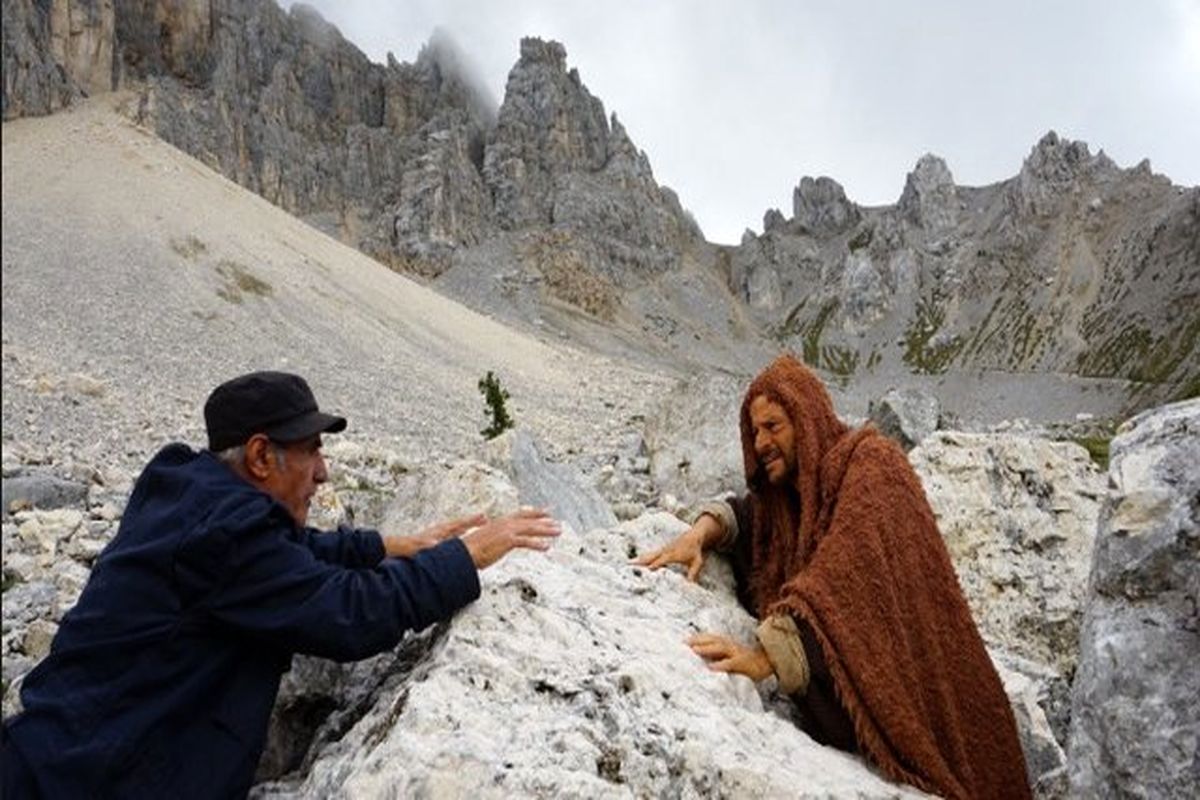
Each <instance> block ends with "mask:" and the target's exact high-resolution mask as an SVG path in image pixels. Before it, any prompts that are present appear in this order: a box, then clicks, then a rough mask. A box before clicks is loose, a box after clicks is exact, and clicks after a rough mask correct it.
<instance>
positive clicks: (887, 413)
mask: <svg viewBox="0 0 1200 800" xmlns="http://www.w3.org/2000/svg"><path fill="white" fill-rule="evenodd" d="M867 415H868V416H869V417H870V419H871V422H873V423H875V426H876V427H878V428H879V430H880V431H881V432H883V433H884V434H885V435H887V436H890V437H891V438H893V439H895V440H896V441H897V442H899V443H900V446H901V447H903V448H904V449H905V450H906V451H907V450H912V449H913V448H914V447H916V446H917V445H918V444H920V443H921V442H922V441H924V439H925V438H926V437H927V436H929V435H930V434H931V433H933V432H934V431H935V430H937V427H938V421H939V419H940V417H941V403H940V402H939V401H938V399H937V397H935V396H934V395H932V394H929V393H928V392H924V391H921V390H920V389H912V388H906V389H890V390H889V391H888V392H887V393H886V394H885V395H884V396H883V397H881V398H879V399H878V400H872V401H871V403H870V405H869V407H868V410H867Z"/></svg>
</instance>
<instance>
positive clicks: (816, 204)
mask: <svg viewBox="0 0 1200 800" xmlns="http://www.w3.org/2000/svg"><path fill="white" fill-rule="evenodd" d="M860 217H861V215H860V213H859V210H858V206H856V205H855V204H854V203H851V202H850V201H849V200H847V199H846V191H845V190H844V189H843V188H842V185H841V184H840V183H838V182H837V181H835V180H834V179H833V178H829V177H826V176H824V175H822V176H821V177H819V178H817V179H815V180H814V179H813V178H810V177H808V176H805V177H803V178H801V179H800V184H799V185H798V186H797V187H796V188H795V189H794V190H793V191H792V219H793V220H794V221H795V223H796V225H797V226H799V228H800V230H801V231H804V232H806V233H810V234H814V235H830V234H837V233H841V232H842V231H844V230H846V229H847V228H849V227H850V226H851V225H853V224H855V223H856V222H858V220H859V219H860Z"/></svg>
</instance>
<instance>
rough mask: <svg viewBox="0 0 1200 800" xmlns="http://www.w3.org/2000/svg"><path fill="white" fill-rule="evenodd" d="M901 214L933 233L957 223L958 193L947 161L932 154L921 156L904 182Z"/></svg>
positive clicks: (900, 207)
mask: <svg viewBox="0 0 1200 800" xmlns="http://www.w3.org/2000/svg"><path fill="white" fill-rule="evenodd" d="M899 211H900V213H901V214H902V215H903V216H904V217H905V218H906V219H907V220H908V221H910V222H911V223H912V224H914V225H917V226H920V227H923V228H926V229H928V230H929V231H931V232H932V233H934V234H938V233H942V232H944V231H947V230H949V229H950V228H953V227H954V225H955V223H956V222H957V221H958V192H957V187H955V185H954V176H952V175H951V174H950V168H949V167H947V166H946V162H945V161H943V160H942V159H940V158H938V157H937V156H935V155H933V154H932V153H926V154H925V155H923V156H921V159H920V160H919V161H918V162H917V165H916V166H915V167H914V168H913V171H912V172H910V173H908V177H907V178H906V179H905V181H904V193H903V194H901V195H900V203H899Z"/></svg>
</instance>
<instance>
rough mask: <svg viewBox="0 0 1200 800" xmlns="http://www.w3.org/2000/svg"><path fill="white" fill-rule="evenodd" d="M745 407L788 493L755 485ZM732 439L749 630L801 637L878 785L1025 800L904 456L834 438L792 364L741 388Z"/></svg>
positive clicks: (854, 439)
mask: <svg viewBox="0 0 1200 800" xmlns="http://www.w3.org/2000/svg"><path fill="white" fill-rule="evenodd" d="M758 395H765V396H766V397H767V399H769V400H772V401H774V402H776V403H778V404H779V405H781V406H782V407H783V408H784V410H785V411H786V412H787V414H788V416H789V417H790V418H791V420H792V424H793V425H794V426H795V435H796V448H797V451H798V453H797V456H798V466H799V469H798V471H797V472H798V475H797V478H796V482H795V485H794V487H792V488H794V490H795V491H794V492H792V491H788V490H787V489H778V488H775V487H771V486H770V485H769V484H768V483H767V482H766V480H765V479H764V478H763V476H762V475H761V474H760V472H759V464H758V459H757V457H756V455H755V453H754V437H753V433H752V431H751V427H750V412H749V407H750V401H751V400H753V399H754V398H755V397H757V396H758ZM741 430H742V450H743V456H744V458H745V469H746V480H747V483H748V484H749V486H750V488H751V490H752V491H751V508H752V514H753V516H752V520H753V523H752V533H751V535H752V537H753V538H752V541H751V543H750V545H751V577H750V591H751V596H752V597H753V600H754V602H755V604H756V605H757V609H758V613H759V616H760V617H763V618H765V617H766V616H767V615H769V614H772V613H790V614H793V615H795V616H797V617H799V618H801V619H803V620H804V621H806V622H807V623H808V624H809V625H810V626H811V627H812V630H813V632H814V633H815V634H816V638H817V640H818V641H819V643H820V645H821V648H822V651H823V655H824V658H825V660H826V662H827V663H828V666H829V671H830V674H831V675H832V676H833V682H834V685H835V688H836V690H837V695H838V698H839V699H840V700H841V703H842V705H843V706H844V707H845V709H846V711H847V713H848V714H849V716H850V718H851V720H853V722H854V730H855V737H856V739H857V741H858V744H859V747H860V748H861V750H862V751H863V752H864V753H865V754H866V755H867V757H868V758H869V759H870V760H871V761H872V762H873V763H875V764H877V765H878V766H879V768H880V769H881V770H882V771H883V772H884V774H886V775H887V776H889V777H890V778H892V779H893V780H896V781H902V782H904V783H908V784H911V785H913V786H916V787H918V788H920V789H923V790H925V791H927V792H933V793H936V794H940V795H943V796H944V797H948V798H1024V797H1029V796H1030V793H1029V785H1028V781H1027V778H1026V775H1025V760H1024V757H1023V755H1022V753H1021V746H1020V742H1019V740H1018V738H1017V730H1016V722H1015V720H1014V718H1013V713H1012V708H1011V707H1010V706H1009V703H1008V699H1007V697H1006V696H1005V694H1004V689H1003V687H1002V686H1001V683H1000V678H999V677H998V676H997V674H996V670H995V668H994V667H993V666H992V662H991V659H990V658H989V657H988V654H987V651H986V650H985V649H984V646H983V641H982V640H981V639H980V636H979V632H978V630H977V629H976V628H975V623H974V621H973V620H972V618H971V612H970V610H969V608H968V607H967V602H966V600H965V598H964V597H963V594H962V590H961V589H960V588H959V585H958V578H957V576H956V575H955V572H954V567H953V565H952V564H951V562H950V555H949V553H948V552H947V550H946V546H945V544H944V543H943V541H942V537H941V535H940V534H939V533H938V530H937V523H936V522H935V520H934V517H933V512H932V511H931V510H930V507H929V503H928V501H927V500H926V499H925V493H924V491H923V490H922V488H921V483H920V479H919V478H918V477H917V475H916V473H915V472H914V471H913V469H912V467H911V466H910V464H909V463H908V459H907V458H906V457H905V455H904V453H903V452H902V451H901V450H900V449H899V448H898V447H897V446H896V445H895V444H893V443H892V442H890V441H889V440H888V439H886V438H885V437H884V436H882V435H881V434H879V433H878V432H877V431H875V430H874V429H873V428H870V427H867V428H863V429H859V430H855V431H851V430H849V429H848V428H847V427H846V426H845V425H844V424H843V423H842V422H840V421H839V420H838V419H837V417H836V415H835V414H834V411H833V403H832V401H831V400H830V398H829V394H828V392H826V390H825V387H824V386H823V385H822V384H821V382H820V380H819V379H818V378H817V377H816V376H815V375H814V374H813V373H812V372H810V371H809V370H808V369H807V368H806V367H805V366H804V365H803V364H801V363H800V362H799V361H797V360H796V359H795V358H793V357H791V356H781V357H780V358H778V359H776V360H775V361H774V362H773V363H772V364H771V365H770V366H769V367H768V368H767V369H766V370H765V371H763V373H762V374H761V375H759V376H758V377H757V378H756V379H755V380H754V382H753V383H752V384H751V385H750V389H749V390H748V391H747V393H746V398H745V401H744V402H743V404H742V413H741ZM797 494H798V496H799V497H798V502H797Z"/></svg>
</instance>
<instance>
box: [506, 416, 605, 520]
mask: <svg viewBox="0 0 1200 800" xmlns="http://www.w3.org/2000/svg"><path fill="white" fill-rule="evenodd" d="M543 450H544V447H543V446H542V445H540V444H539V443H538V442H537V440H536V439H535V438H534V437H533V436H532V435H530V434H529V433H528V432H527V431H524V430H521V429H519V428H518V429H515V430H512V431H509V432H507V433H505V434H503V435H502V436H499V437H497V438H496V439H494V440H493V441H492V442H491V443H490V445H489V446H488V447H487V448H486V449H485V458H486V459H487V461H488V463H489V464H491V465H492V466H494V467H495V468H497V469H499V470H501V471H502V472H504V473H505V474H507V475H508V476H509V477H510V478H511V479H512V482H513V485H514V486H515V487H516V488H517V492H518V494H519V496H520V499H521V503H522V504H524V505H530V506H539V507H541V506H544V507H546V508H549V509H550V511H551V513H552V514H553V515H554V516H555V517H556V518H558V519H559V520H560V521H561V522H563V523H564V524H566V525H570V526H571V527H572V528H574V529H575V530H576V531H579V532H581V533H583V532H586V531H590V530H592V529H593V528H608V527H612V526H613V525H616V523H617V518H616V516H615V515H614V514H613V511H612V508H611V507H610V506H609V504H608V503H607V502H606V501H605V500H604V498H603V497H602V496H601V495H600V492H598V491H597V490H596V489H595V488H594V487H593V486H592V485H591V484H590V483H588V481H587V479H586V478H585V477H584V476H583V474H582V473H581V472H579V470H577V469H575V468H573V467H572V466H570V465H569V464H562V463H556V462H553V461H550V460H549V459H548V458H547V457H546V456H545V455H544V454H543Z"/></svg>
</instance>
